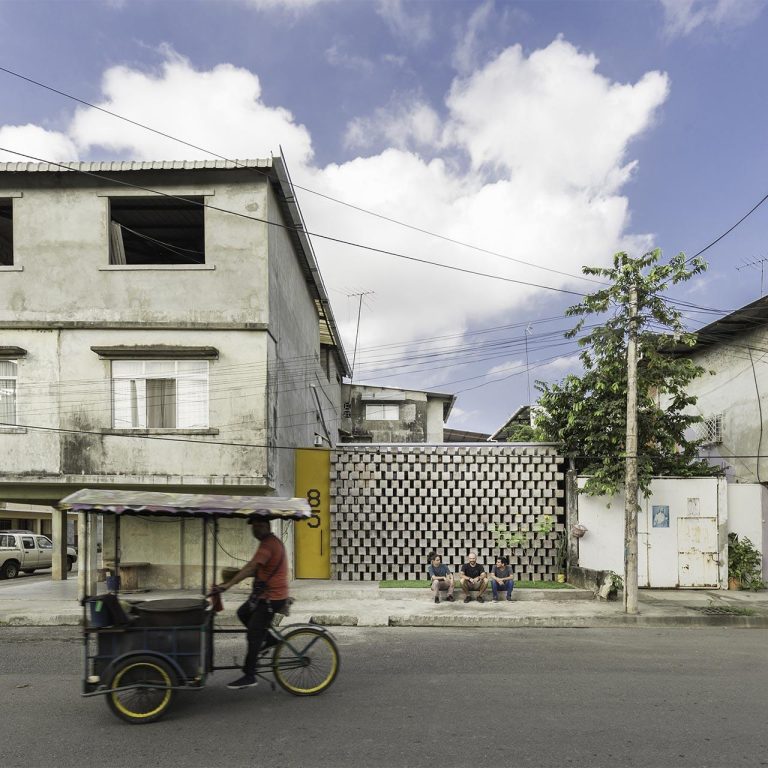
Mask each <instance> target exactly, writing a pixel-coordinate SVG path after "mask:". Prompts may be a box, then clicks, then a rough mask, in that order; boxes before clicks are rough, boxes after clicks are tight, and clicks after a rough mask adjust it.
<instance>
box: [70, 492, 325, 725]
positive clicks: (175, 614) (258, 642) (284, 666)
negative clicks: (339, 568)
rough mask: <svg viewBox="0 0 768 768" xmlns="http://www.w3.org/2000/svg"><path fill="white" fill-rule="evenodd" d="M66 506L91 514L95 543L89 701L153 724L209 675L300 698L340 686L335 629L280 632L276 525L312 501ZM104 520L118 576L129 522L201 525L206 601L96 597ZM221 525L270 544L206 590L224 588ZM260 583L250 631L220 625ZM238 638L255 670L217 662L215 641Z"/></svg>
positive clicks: (197, 498) (86, 627)
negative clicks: (242, 590)
mask: <svg viewBox="0 0 768 768" xmlns="http://www.w3.org/2000/svg"><path fill="white" fill-rule="evenodd" d="M58 506H59V508H60V509H63V510H66V511H73V512H79V513H82V514H83V515H84V524H85V525H84V534H85V535H84V537H83V538H84V541H83V542H81V545H80V553H81V562H82V565H81V568H84V577H85V578H84V584H85V585H86V588H85V589H84V590H83V592H84V594H82V603H83V645H84V661H85V675H84V680H83V690H82V694H83V696H99V695H102V696H106V699H107V703H108V705H109V707H110V709H111V710H112V711H113V712H114V713H115V714H116V715H117V716H118V717H120V718H122V719H123V720H126V721H128V722H130V723H149V722H152V721H154V720H157V719H158V718H159V717H161V716H162V715H163V714H165V712H167V710H168V708H169V707H170V705H171V703H172V701H173V699H174V697H175V695H176V694H177V692H179V691H196V690H200V689H201V688H202V687H203V686H204V685H205V682H206V679H207V677H208V675H210V674H212V673H213V672H215V671H219V670H233V669H241V670H242V672H243V675H242V677H240V678H238V679H237V680H234V681H233V682H232V683H230V684H229V686H228V687H230V688H246V687H251V686H253V685H255V684H256V683H257V682H258V679H259V678H263V677H265V675H267V674H271V675H272V676H273V677H274V679H275V680H276V681H277V683H278V684H279V685H280V686H281V687H282V688H283V689H284V690H286V691H288V692H289V693H292V694H294V695H296V696H311V695H314V694H318V693H321V692H322V691H324V690H326V689H327V688H328V687H329V686H330V685H331V684H332V683H333V681H334V679H335V678H336V675H337V673H338V670H339V652H338V648H337V646H336V643H335V641H334V639H333V637H332V636H331V634H330V633H329V632H328V631H327V630H326V629H324V628H323V627H319V626H315V625H312V624H290V625H288V626H285V627H275V626H273V625H272V621H273V618H274V616H275V615H287V614H288V610H289V606H290V601H289V599H288V592H287V587H288V583H287V563H286V560H285V550H284V548H283V545H282V542H281V541H280V539H279V538H277V537H276V536H274V535H273V534H272V533H271V531H270V526H269V521H270V520H274V519H281V520H303V519H306V518H308V517H310V509H309V505H308V504H307V502H306V501H305V500H303V499H279V498H274V497H267V496H249V497H237V496H213V495H199V494H175V493H155V492H144V491H111V490H89V489H85V490H81V491H78V492H76V493H73V494H71V495H70V496H67V497H66V498H65V499H63V500H62V501H61V502H60V503H59V505H58ZM96 515H110V516H113V517H114V526H113V532H114V566H113V567H114V569H115V572H116V573H119V572H120V550H121V546H120V536H121V532H120V521H121V519H122V518H124V517H130V516H138V517H145V518H147V517H149V518H159V517H164V518H169V519H182V518H183V519H188V518H192V519H198V520H199V521H200V526H201V533H202V568H201V573H202V579H201V596H200V598H189V597H185V598H180V597H174V598H171V599H157V600H146V601H142V602H139V603H136V604H133V605H131V604H128V603H126V602H124V601H121V600H120V599H119V594H118V593H117V592H116V591H115V592H108V593H102V594H96V593H95V590H92V589H89V585H93V584H95V579H93V574H92V573H91V569H92V563H93V560H94V558H93V556H92V555H93V552H94V549H93V547H94V542H93V541H92V539H93V538H94V533H95V530H96V523H95V516H96ZM221 518H230V519H241V520H243V521H244V522H248V523H249V524H250V526H251V529H252V532H253V534H254V536H255V537H256V538H257V539H259V542H260V545H259V547H258V549H257V551H256V553H255V554H254V556H253V558H251V560H249V561H248V562H247V563H246V565H245V566H244V567H243V568H241V569H240V570H239V571H238V572H237V573H235V574H234V575H233V576H231V577H230V578H229V579H228V580H227V581H225V582H224V583H223V584H220V585H215V584H213V586H206V585H207V584H208V585H210V584H211V583H212V582H214V579H210V580H208V579H207V577H208V575H209V558H208V552H209V550H210V551H212V557H211V558H210V572H212V573H213V574H215V573H216V568H217V557H216V551H217V544H218V534H219V520H220V519H221ZM81 530H82V529H81ZM211 539H212V546H210V545H211ZM89 547H90V552H89ZM250 576H253V577H254V586H253V588H252V590H251V594H250V596H249V598H248V599H247V600H246V601H245V602H244V603H243V605H242V606H241V607H240V609H239V610H238V618H239V619H240V621H241V622H242V623H243V625H244V628H243V629H239V628H228V627H217V626H216V619H215V616H216V613H217V611H216V610H214V607H220V595H221V593H222V592H223V591H225V590H227V589H229V588H230V587H232V586H234V585H235V584H237V583H239V582H240V581H242V580H243V579H246V578H249V577H250ZM117 583H118V584H119V582H117ZM114 584H115V582H113V585H114ZM88 592H93V593H92V594H88ZM206 598H207V599H206ZM217 604H218V605H217ZM232 633H239V634H242V633H246V636H247V643H248V648H247V654H246V658H245V663H244V664H243V665H242V666H240V665H234V664H233V665H219V664H216V663H215V662H216V659H215V643H214V640H215V637H216V636H217V635H221V634H232ZM272 687H273V688H274V683H272Z"/></svg>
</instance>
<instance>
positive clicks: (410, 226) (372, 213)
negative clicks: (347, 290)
mask: <svg viewBox="0 0 768 768" xmlns="http://www.w3.org/2000/svg"><path fill="white" fill-rule="evenodd" d="M0 72H5V73H6V74H8V75H11V76H13V77H17V78H19V79H20V80H24V81H26V82H28V83H30V84H32V85H35V86H37V87H39V88H44V89H45V90H47V91H51V92H52V93H56V94H58V95H59V96H64V97H65V98H67V99H71V100H72V101H76V102H77V103H78V104H82V105H84V106H86V107H89V108H90V109H95V110H97V111H99V112H102V113H104V114H106V115H109V116H110V117H114V118H116V119H118V120H123V121H124V122H126V123H130V124H131V125H134V126H136V127H137V128H142V129H143V130H146V131H150V132H151V133H154V134H156V135H158V136H162V137H163V138H166V139H169V140H171V141H175V142H177V143H179V144H182V145H184V146H186V147H190V148H191V149H195V150H197V151H198V152H204V153H205V154H207V155H211V156H213V157H217V158H219V159H220V160H225V161H227V162H228V163H232V164H234V165H236V166H237V167H239V168H241V167H246V166H243V165H242V163H240V162H238V161H237V160H232V159H231V158H228V157H225V156H224V155H221V154H219V153H217V152H214V151H213V150H211V149H207V148H205V147H201V146H199V145H197V144H193V143H192V142H189V141H186V140H184V139H181V138H179V137H177V136H173V135H172V134H169V133H166V132H165V131H161V130H159V129H157V128H153V127H152V126H149V125H146V124H145V123H140V122H139V121H138V120H132V119H131V118H129V117H125V116H124V115H120V114H118V113H117V112H113V111H111V110H109V109H106V108H105V107H99V106H98V105H96V104H93V103H91V102H89V101H86V100H85V99H81V98H78V97H77V96H73V95H72V94H69V93H66V92H65V91H61V90H59V89H58V88H54V87H53V86H50V85H47V84H45V83H42V82H40V81H39V80H34V79H33V78H31V77H27V76H25V75H22V74H21V73H19V72H14V71H13V70H12V69H8V68H6V67H0ZM250 170H255V171H256V172H257V173H260V174H262V175H264V176H266V175H267V174H266V173H265V172H264V171H262V170H261V169H260V168H256V169H250ZM291 186H292V187H294V188H295V189H300V190H302V192H307V193H308V194H311V195H316V196H317V197H320V198H323V199H325V200H329V201H331V202H334V203H338V204H339V205H343V206H345V207H347V208H351V209H352V210H355V211H358V212H359V213H364V214H366V215H368V216H373V217H375V218H378V219H382V220H383V221H388V222H390V223H391V224H397V225H398V226H401V227H405V228H407V229H411V230H413V231H415V232H420V233H422V234H425V235H429V236H430V237H435V238H438V239H440V240H443V241H444V242H448V243H452V244H454V245H459V246H461V247H463V248H470V249H472V250H475V251H478V252H480V253H485V254H487V255H489V256H496V257H498V258H501V259H505V260H507V261H512V262H515V263H517V264H524V265H526V266H528V267H534V268H535V269H541V270H543V271H545V272H551V273H553V274H557V275H563V276H564V277H570V278H575V279H577V280H584V281H587V282H590V283H596V284H599V285H605V283H602V282H601V281H599V280H594V279H592V278H589V277H586V276H584V275H576V274H572V273H570V272H564V271H562V270H559V269H553V268H552V267H545V266H543V265H542V264H536V263H535V262H531V261H526V260H525V259H518V258H515V257H513V256H508V255H506V254H502V253H498V252H497V251H492V250H489V249H488V248H482V247H480V246H477V245H473V244H471V243H466V242H463V241H461V240H457V239H455V238H452V237H448V236H446V235H441V234H439V233H437V232H431V231H430V230H427V229H424V228H422V227H417V226H415V225H413V224H408V223H407V222H404V221H400V220H398V219H395V218H392V217H390V216H385V215H384V214H381V213H377V212H376V211H371V210H369V209H367V208H363V207H362V206H358V205H354V204H353V203H349V202H347V201H345V200H340V199H339V198H336V197H332V196H331V195H328V194H325V193H323V192H318V191H317V190H314V189H310V188H308V187H302V186H301V185H299V184H294V183H293V182H291Z"/></svg>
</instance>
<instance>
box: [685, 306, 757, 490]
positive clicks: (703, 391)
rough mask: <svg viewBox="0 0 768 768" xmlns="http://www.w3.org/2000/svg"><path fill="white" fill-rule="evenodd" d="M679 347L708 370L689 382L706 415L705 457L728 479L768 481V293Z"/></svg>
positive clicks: (702, 429) (701, 428) (701, 432)
mask: <svg viewBox="0 0 768 768" xmlns="http://www.w3.org/2000/svg"><path fill="white" fill-rule="evenodd" d="M679 351H680V354H683V355H685V356H686V357H690V358H691V359H692V360H693V362H694V363H696V364H697V365H700V366H701V367H702V368H704V370H705V373H703V374H702V375H701V376H699V377H698V378H697V379H695V380H694V381H693V382H692V383H691V384H690V385H689V386H688V392H689V393H690V394H692V395H694V396H695V397H696V398H697V401H696V405H695V406H694V410H695V412H696V413H698V414H699V415H700V416H702V417H703V419H704V421H703V422H702V423H700V424H699V425H697V427H696V431H697V436H698V437H701V438H703V439H704V445H703V448H702V451H701V453H702V455H703V456H705V457H706V458H708V459H710V460H711V461H712V462H713V463H715V464H717V465H718V466H722V467H723V468H724V470H725V474H726V477H727V479H728V481H729V482H735V483H755V482H757V483H765V482H768V297H765V298H761V299H758V300H757V301H755V302H753V303H752V304H748V305H747V306H745V307H742V308H741V309H738V310H736V311H735V312H732V313H731V314H730V315H726V316H725V317H723V318H721V319H720V320H716V321H715V322H713V323H710V324H709V325H707V326H705V327H704V328H702V329H700V330H699V331H698V332H697V334H696V344H695V346H694V347H685V348H681V349H680V350H679Z"/></svg>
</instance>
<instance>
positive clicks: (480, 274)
mask: <svg viewBox="0 0 768 768" xmlns="http://www.w3.org/2000/svg"><path fill="white" fill-rule="evenodd" d="M0 152H9V153H10V154H12V155H18V156H19V157H26V158H27V159H28V160H34V161H35V162H38V163H46V164H47V165H52V166H56V167H58V168H61V169H63V170H65V171H69V172H74V173H80V174H83V175H85V176H90V177H92V178H95V179H100V180H101V181H108V182H110V183H111V184H118V185H120V186H124V187H129V188H131V189H138V190H141V191H143V192H151V193H152V194H154V195H161V196H162V197H167V198H169V199H171V200H183V201H184V202H186V203H191V204H193V205H197V206H199V207H200V208H207V209H209V210H212V211H218V212H219V213H228V214H230V215H232V216H238V217H239V218H242V219H248V220H250V221H257V222H259V223H261V224H267V225H268V226H271V227H279V228H280V229H285V230H288V231H290V232H297V233H302V234H304V235H306V236H307V237H316V238H318V239H320V240H325V241H327V242H330V243H335V244H336V245H347V246H349V247H351V248H360V249H361V250H364V251H370V252H371V253H379V254H381V255H383V256H392V257H394V258H397V259H404V260H406V261H412V262H414V263H416V264H425V265H429V266H433V267H441V268H442V269H450V270H453V271H454V272H461V273H463V274H465V275H474V276H475V277H487V278H490V279H492V280H501V281H502V282H505V283H514V284H516V285H527V286H529V287H531V288H541V289H542V290H545V291H555V292H556V293H566V294H570V295H572V296H581V297H583V296H585V294H583V293H579V292H578V291H569V290H567V289H566V288H555V287H554V286H551V285H542V284H541V283H532V282H529V281H527V280H516V279H515V278H512V277H504V276H502V275H492V274H489V273H487V272H480V271H478V270H475V269H467V268H465V267H457V266H454V265H452V264H442V263H440V262H437V261H430V260H429V259H420V258H417V257H416V256H406V255H405V254H403V253H398V252H396V251H390V250H387V249H386V248H377V247H375V246H373V245H364V244H363V243H356V242H354V241H352V240H344V239H343V238H340V237H332V236H331V235H323V234H320V233H318V232H310V231H309V230H307V229H305V228H302V227H292V226H290V225H288V224H281V223H279V222H276V221H269V220H268V219H262V218H260V217H259V216H251V215H249V214H246V213H242V212H240V211H230V210H228V209H226V208H220V207H218V206H215V205H211V204H210V203H206V202H202V201H198V200H192V199H190V198H184V197H181V196H179V195H172V194H170V193H168V192H161V191H160V190H157V189H151V188H150V187H142V186H140V185H139V184H131V183H129V182H127V181H123V180H121V179H115V178H112V177H111V176H105V175H103V174H99V173H94V172H93V171H85V170H83V169H82V168H72V167H71V165H70V164H66V163H57V162H54V161H53V160H46V159H45V158H42V157H36V156H35V155H28V154H26V153H25V152H19V151H18V150H15V149H8V148H7V147H0Z"/></svg>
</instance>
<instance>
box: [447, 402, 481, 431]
mask: <svg viewBox="0 0 768 768" xmlns="http://www.w3.org/2000/svg"><path fill="white" fill-rule="evenodd" d="M480 415H481V414H480V411H479V410H471V411H465V410H464V409H463V408H459V406H458V405H454V406H453V408H451V415H450V417H449V419H448V424H449V425H450V426H451V427H461V426H464V425H466V424H470V425H471V424H473V423H474V422H475V420H476V419H477V418H478V417H479V416H480Z"/></svg>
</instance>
